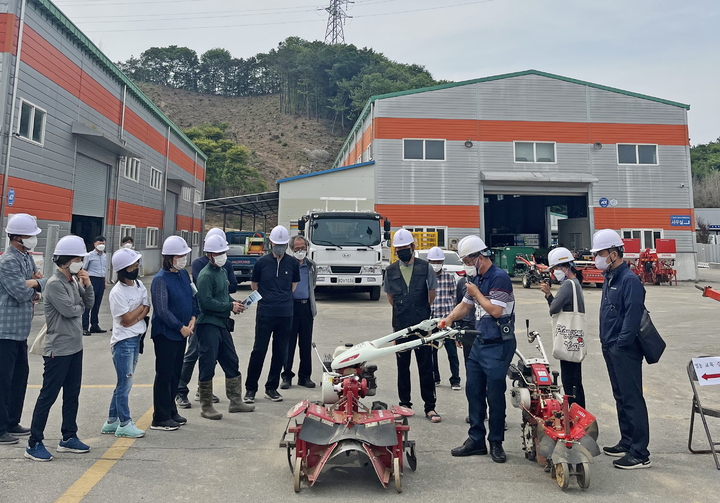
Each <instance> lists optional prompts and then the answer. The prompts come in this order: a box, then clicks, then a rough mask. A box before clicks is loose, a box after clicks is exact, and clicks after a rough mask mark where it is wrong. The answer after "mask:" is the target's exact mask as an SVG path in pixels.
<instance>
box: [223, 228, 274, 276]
mask: <svg viewBox="0 0 720 503" xmlns="http://www.w3.org/2000/svg"><path fill="white" fill-rule="evenodd" d="M225 235H226V236H227V240H228V248H229V250H228V252H227V255H228V261H229V262H230V263H231V264H232V266H233V270H234V271H235V277H236V278H237V281H238V283H242V282H244V281H250V278H251V277H252V271H253V267H255V262H256V261H257V259H258V258H260V257H262V256H263V255H264V254H265V249H266V248H265V233H264V232H253V231H228V232H226V233H225Z"/></svg>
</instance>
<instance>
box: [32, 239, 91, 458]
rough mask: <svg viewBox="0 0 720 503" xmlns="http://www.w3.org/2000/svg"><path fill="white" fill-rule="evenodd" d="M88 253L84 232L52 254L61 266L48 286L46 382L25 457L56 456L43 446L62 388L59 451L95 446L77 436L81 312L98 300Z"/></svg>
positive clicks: (45, 301)
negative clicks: (87, 265)
mask: <svg viewBox="0 0 720 503" xmlns="http://www.w3.org/2000/svg"><path fill="white" fill-rule="evenodd" d="M86 256H87V251H86V249H85V241H83V239H82V238H81V237H80V236H72V235H70V236H65V237H63V238H62V239H60V240H59V241H58V243H57V245H56V246H55V251H54V252H53V262H55V265H57V266H58V270H57V271H56V272H55V274H54V275H53V276H52V277H51V278H50V279H48V281H47V283H46V284H45V291H44V295H43V307H44V308H45V323H46V325H47V334H46V336H45V346H44V347H43V359H44V360H45V361H44V369H43V384H42V388H41V389H40V396H38V399H37V402H35V410H34V411H33V418H32V424H31V425H30V430H31V431H30V438H29V439H28V446H27V449H25V457H26V458H28V459H32V460H34V461H50V460H52V459H53V457H52V455H51V454H50V453H49V452H48V451H47V449H46V448H45V446H44V445H43V439H44V432H45V425H46V424H47V420H48V415H49V414H50V408H51V407H52V406H53V404H54V403H55V400H57V397H58V394H59V393H60V390H61V389H62V392H63V398H62V400H63V405H62V428H61V432H62V440H61V441H60V443H59V444H58V447H57V451H58V452H74V453H78V454H82V453H86V452H89V451H90V447H88V446H87V445H86V444H84V443H83V442H81V441H80V439H78V437H77V431H78V426H77V412H78V404H79V400H78V399H79V396H80V387H81V384H82V359H83V333H82V315H83V313H84V312H85V310H86V309H87V308H89V307H91V306H92V305H93V303H94V302H95V292H94V291H93V286H92V283H91V282H90V276H89V275H88V273H87V271H86V270H84V269H83V268H82V266H83V258H84V257H86Z"/></svg>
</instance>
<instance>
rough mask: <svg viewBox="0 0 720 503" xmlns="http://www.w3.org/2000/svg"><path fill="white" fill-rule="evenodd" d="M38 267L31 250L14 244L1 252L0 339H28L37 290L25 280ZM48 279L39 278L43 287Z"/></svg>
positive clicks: (29, 277)
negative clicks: (29, 251) (28, 250)
mask: <svg viewBox="0 0 720 503" xmlns="http://www.w3.org/2000/svg"><path fill="white" fill-rule="evenodd" d="M35 271H37V266H36V265H35V261H34V260H33V258H32V257H31V256H30V254H28V253H22V252H20V251H18V250H17V248H15V247H14V246H12V245H10V246H9V247H8V250H7V252H5V253H3V254H2V256H0V339H10V340H13V341H24V340H27V338H28V335H30V324H31V323H32V318H33V310H34V307H35V303H34V300H35V295H36V294H37V292H36V291H35V290H34V289H32V288H29V287H28V286H26V285H25V280H28V279H32V276H33V274H34V273H35ZM45 281H46V280H44V279H39V280H38V282H39V283H40V288H41V289H42V288H45Z"/></svg>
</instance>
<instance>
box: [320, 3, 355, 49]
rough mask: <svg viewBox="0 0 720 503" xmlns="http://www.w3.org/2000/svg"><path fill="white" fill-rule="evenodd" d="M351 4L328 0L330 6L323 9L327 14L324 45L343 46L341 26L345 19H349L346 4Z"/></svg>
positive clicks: (343, 39) (343, 37) (343, 35)
mask: <svg viewBox="0 0 720 503" xmlns="http://www.w3.org/2000/svg"><path fill="white" fill-rule="evenodd" d="M350 3H353V2H350V1H348V0H330V5H329V6H328V7H325V10H326V11H327V13H328V22H327V29H326V30H325V43H326V44H331V45H335V44H344V43H345V32H344V30H343V26H344V25H345V19H347V18H349V17H351V16H348V15H347V10H348V4H350Z"/></svg>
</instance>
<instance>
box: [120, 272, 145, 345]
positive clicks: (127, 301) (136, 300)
mask: <svg viewBox="0 0 720 503" xmlns="http://www.w3.org/2000/svg"><path fill="white" fill-rule="evenodd" d="M140 305H144V306H149V305H150V299H149V298H148V293H147V289H146V288H145V285H143V284H142V283H141V282H140V281H135V285H134V286H128V285H126V284H125V283H123V282H120V281H118V283H117V284H116V285H115V286H114V287H113V289H112V290H110V314H112V317H113V331H112V337H111V338H110V346H114V345H115V343H116V342H118V341H122V340H124V339H129V338H130V337H137V336H138V335H141V334H143V333H144V332H145V331H146V330H147V326H146V325H145V320H140V321H138V322H137V323H135V324H134V325H133V326H131V327H124V326H122V316H123V315H124V314H127V313H129V312H131V311H134V310H135V309H137V308H138V307H140Z"/></svg>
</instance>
